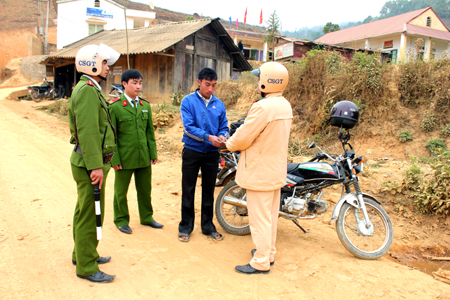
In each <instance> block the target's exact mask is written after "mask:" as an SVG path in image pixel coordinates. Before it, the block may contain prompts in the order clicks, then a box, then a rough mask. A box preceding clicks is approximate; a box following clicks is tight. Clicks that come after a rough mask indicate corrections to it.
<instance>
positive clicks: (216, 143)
mask: <svg viewBox="0 0 450 300" xmlns="http://www.w3.org/2000/svg"><path fill="white" fill-rule="evenodd" d="M208 141H210V142H211V143H212V144H213V145H214V146H215V147H220V146H222V144H223V142H221V141H220V138H218V137H217V136H215V135H210V136H209V138H208Z"/></svg>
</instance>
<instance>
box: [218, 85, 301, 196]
mask: <svg viewBox="0 0 450 300" xmlns="http://www.w3.org/2000/svg"><path fill="white" fill-rule="evenodd" d="M291 123H292V108H291V105H290V104H289V102H288V101H287V100H286V99H285V98H284V97H283V96H282V95H281V93H272V94H269V95H267V97H266V98H264V99H262V100H260V101H258V102H256V103H254V104H253V105H252V107H251V109H250V112H249V113H248V116H247V118H246V119H245V123H244V124H243V125H242V126H241V127H239V129H238V130H237V131H236V133H235V134H234V135H233V136H232V137H231V138H230V139H229V140H228V142H227V148H228V150H230V151H236V150H240V151H242V152H241V156H240V158H239V164H238V169H237V174H236V182H237V183H238V184H239V186H241V187H243V188H246V189H249V190H254V191H272V190H276V189H279V188H281V187H282V186H284V185H285V184H286V168H287V166H286V164H287V151H288V143H289V133H290V129H291Z"/></svg>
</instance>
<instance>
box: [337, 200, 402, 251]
mask: <svg viewBox="0 0 450 300" xmlns="http://www.w3.org/2000/svg"><path fill="white" fill-rule="evenodd" d="M363 199H364V203H365V205H366V209H367V214H368V216H369V219H370V222H371V223H372V225H370V226H369V227H368V226H366V222H365V219H364V215H363V213H362V211H361V210H360V209H358V208H355V207H354V206H352V205H350V204H348V203H344V205H342V207H341V210H340V212H339V217H338V220H337V223H336V231H337V235H338V237H339V239H340V240H341V243H342V245H344V247H345V249H347V250H348V251H349V252H350V253H352V254H353V255H354V256H356V257H358V258H362V259H377V258H379V257H381V256H383V255H384V254H385V253H386V252H387V251H388V250H389V248H390V247H391V245H392V240H393V230H392V223H391V220H390V218H389V216H388V215H387V213H386V211H385V210H384V209H383V208H382V207H381V206H380V205H379V204H378V203H376V202H375V201H373V200H371V199H368V198H366V197H363Z"/></svg>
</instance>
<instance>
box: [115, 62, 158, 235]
mask: <svg viewBox="0 0 450 300" xmlns="http://www.w3.org/2000/svg"><path fill="white" fill-rule="evenodd" d="M122 85H123V87H124V93H123V94H122V95H121V96H120V98H119V99H118V100H117V101H115V102H114V103H112V104H111V106H110V112H111V119H112V122H113V125H114V126H115V127H116V129H117V151H116V153H115V154H114V157H113V159H112V161H111V163H112V166H113V168H114V170H115V171H114V173H115V177H116V178H115V181H114V223H115V224H116V226H117V228H118V229H119V230H120V231H121V232H123V233H127V234H131V232H132V230H131V228H130V226H129V223H130V214H129V212H128V204H127V193H128V187H129V185H130V180H131V176H132V175H133V174H134V182H135V185H136V191H137V201H138V208H139V219H140V223H141V224H142V225H146V226H150V227H152V228H162V227H163V226H164V225H162V224H160V223H158V222H156V221H155V220H154V219H153V206H152V198H151V192H152V165H154V164H156V162H157V161H158V157H157V153H156V141H155V132H154V128H153V120H152V108H151V106H150V103H149V102H147V101H146V100H144V99H143V98H140V97H139V94H140V93H141V89H142V74H141V73H140V72H139V71H137V70H135V69H129V70H126V71H125V72H123V74H122Z"/></svg>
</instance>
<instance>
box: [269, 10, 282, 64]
mask: <svg viewBox="0 0 450 300" xmlns="http://www.w3.org/2000/svg"><path fill="white" fill-rule="evenodd" d="M266 24H267V27H266V30H267V35H266V38H265V41H266V42H267V43H269V44H271V45H272V51H275V40H276V37H277V35H278V34H279V31H278V30H279V28H280V19H279V18H278V15H277V12H276V10H274V11H273V13H272V14H271V15H270V16H269V20H267V21H266ZM274 56H275V53H273V55H272V61H273V60H274Z"/></svg>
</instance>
